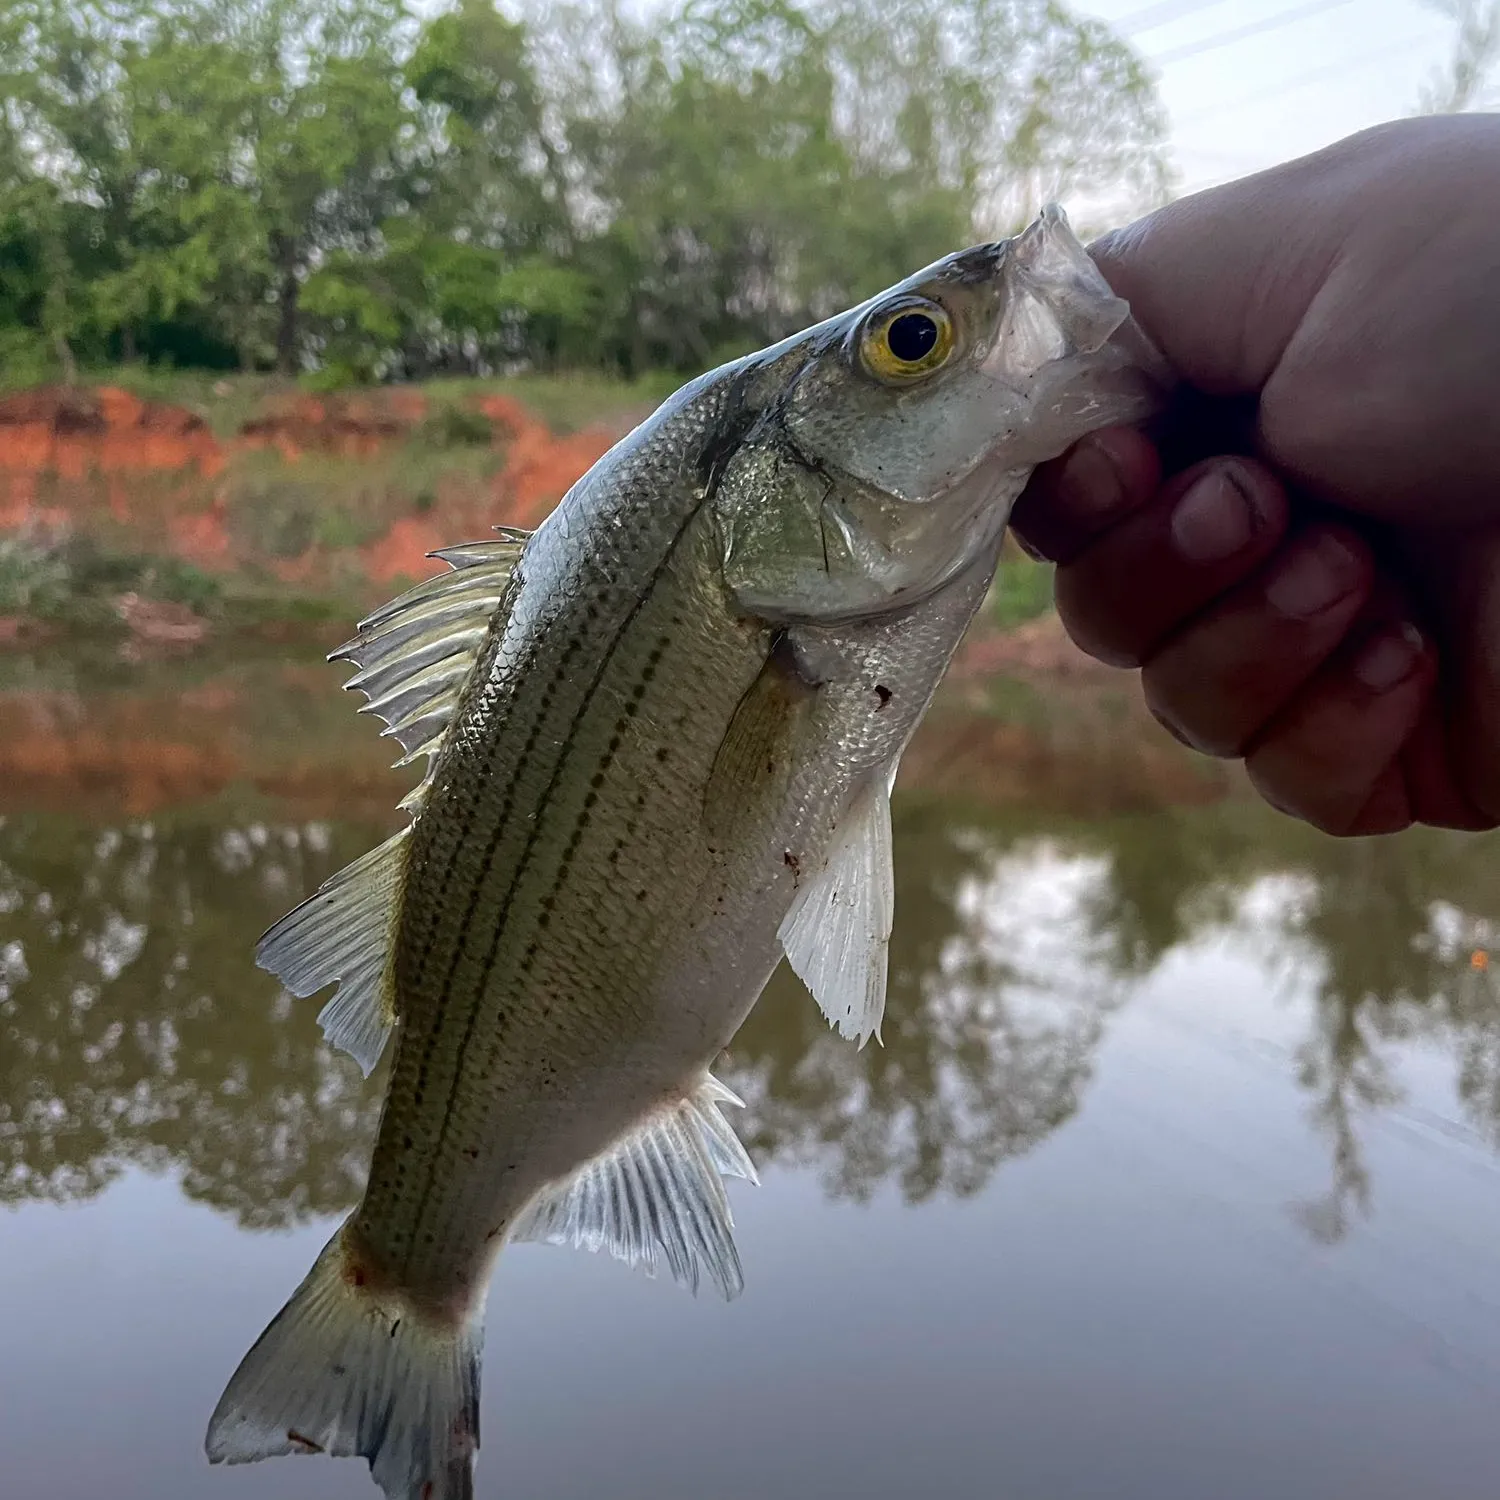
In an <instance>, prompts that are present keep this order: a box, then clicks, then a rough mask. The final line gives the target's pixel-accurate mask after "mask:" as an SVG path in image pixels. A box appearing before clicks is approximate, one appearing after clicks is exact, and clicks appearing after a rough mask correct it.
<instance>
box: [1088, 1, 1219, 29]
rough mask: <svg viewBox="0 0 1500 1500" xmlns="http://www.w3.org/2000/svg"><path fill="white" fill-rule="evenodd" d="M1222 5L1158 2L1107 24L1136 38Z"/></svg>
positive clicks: (1192, 2) (1194, 2)
mask: <svg viewBox="0 0 1500 1500" xmlns="http://www.w3.org/2000/svg"><path fill="white" fill-rule="evenodd" d="M1223 4H1224V0H1158V3H1157V4H1155V5H1144V6H1142V7H1141V9H1140V10H1133V11H1130V12H1129V13H1128V14H1127V15H1123V16H1121V17H1119V18H1118V19H1117V20H1114V21H1111V22H1110V23H1109V24H1110V26H1111V27H1112V28H1113V29H1114V30H1116V31H1119V32H1123V33H1124V34H1125V35H1126V36H1138V35H1139V34H1140V33H1141V32H1143V31H1154V30H1155V29H1156V28H1157V27H1158V26H1166V25H1168V24H1169V23H1170V22H1172V21H1180V20H1181V19H1182V18H1183V17H1184V16H1195V15H1197V14H1198V12H1199V11H1200V10H1209V9H1211V8H1212V7H1213V6H1215V5H1223Z"/></svg>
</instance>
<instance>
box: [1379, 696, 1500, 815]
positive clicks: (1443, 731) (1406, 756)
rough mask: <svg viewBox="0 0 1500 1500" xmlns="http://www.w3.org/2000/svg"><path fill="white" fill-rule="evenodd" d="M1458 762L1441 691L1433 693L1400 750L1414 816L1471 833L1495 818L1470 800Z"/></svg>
mask: <svg viewBox="0 0 1500 1500" xmlns="http://www.w3.org/2000/svg"><path fill="white" fill-rule="evenodd" d="M1457 765H1458V760H1457V757H1456V756H1455V755H1454V747H1453V739H1452V734H1451V729H1450V726H1449V725H1448V724H1447V723H1445V722H1444V718H1443V708H1442V701H1441V695H1440V694H1437V693H1434V694H1432V695H1431V696H1430V697H1429V698H1428V699H1427V702H1426V703H1425V704H1424V705H1423V709H1422V717H1421V718H1420V719H1419V720H1418V721H1417V727H1416V729H1414V730H1413V731H1412V733H1411V736H1410V737H1409V738H1408V739H1407V742H1406V746H1405V748H1404V749H1403V750H1402V752H1401V766H1402V771H1403V773H1404V775H1405V777H1406V790H1407V795H1408V796H1409V797H1410V799H1411V815H1412V819H1413V821H1415V822H1417V823H1426V824H1428V825H1429V826H1430V827H1433V828H1462V829H1465V830H1467V831H1468V832H1471V833H1477V832H1480V831H1481V830H1483V829H1487V828H1493V827H1494V826H1495V822H1496V820H1495V819H1494V818H1493V817H1489V816H1487V815H1486V814H1484V813H1482V812H1481V811H1480V810H1479V809H1478V808H1477V807H1475V806H1474V804H1473V803H1472V802H1470V801H1469V799H1468V797H1467V795H1466V794H1465V792H1464V789H1463V786H1462V784H1461V783H1460V781H1459V777H1458V772H1457V769H1456V767H1457Z"/></svg>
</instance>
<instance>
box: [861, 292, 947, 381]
mask: <svg viewBox="0 0 1500 1500" xmlns="http://www.w3.org/2000/svg"><path fill="white" fill-rule="evenodd" d="M859 352H860V358H861V359H862V360H863V362H864V366H865V369H866V370H868V371H869V373H870V374H871V375H873V376H874V377H875V378H876V379H877V380H881V381H885V382H887V383H899V382H903V381H907V380H912V379H915V378H917V377H918V376H922V375H927V374H930V373H931V372H932V371H933V370H936V369H938V368H940V367H941V366H942V365H944V364H946V363H947V360H948V356H949V355H950V354H951V353H952V352H953V320H952V319H951V318H950V317H949V316H948V314H947V312H946V311H945V310H944V309H943V308H941V307H939V306H938V304H937V303H936V302H929V301H927V300H926V299H914V298H907V299H904V300H903V301H901V302H899V303H897V304H896V305H895V306H894V307H888V308H886V309H884V311H882V312H880V313H877V314H876V315H875V317H873V318H872V319H871V320H870V322H869V323H868V324H867V325H866V327H865V330H864V333H863V334H862V335H861V336H860V341H859Z"/></svg>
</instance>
